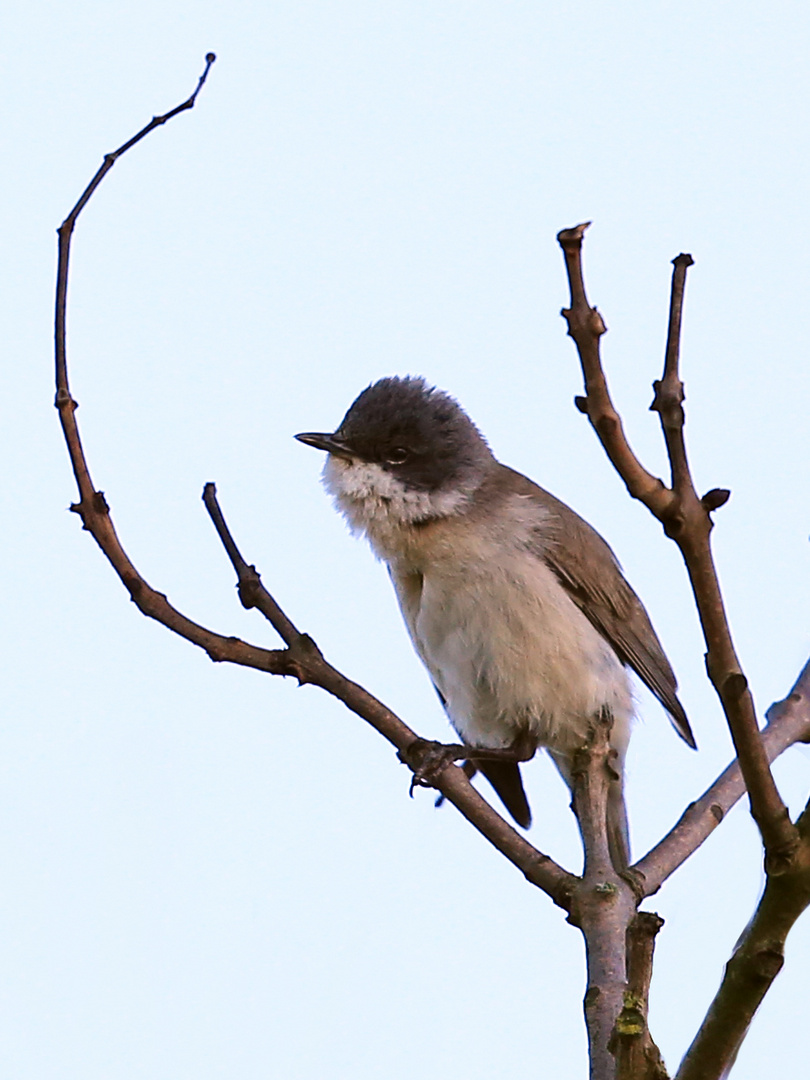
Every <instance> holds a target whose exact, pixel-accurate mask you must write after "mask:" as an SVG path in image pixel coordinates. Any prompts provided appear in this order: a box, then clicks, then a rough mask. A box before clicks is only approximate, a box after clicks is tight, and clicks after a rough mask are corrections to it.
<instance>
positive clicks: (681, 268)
mask: <svg viewBox="0 0 810 1080" xmlns="http://www.w3.org/2000/svg"><path fill="white" fill-rule="evenodd" d="M694 261H695V260H694V259H693V258H692V256H691V255H683V254H682V255H678V256H677V257H676V258H674V259H673V260H672V265H673V267H674V270H673V271H672V290H671V293H670V300H669V329H668V331H667V347H666V353H665V358H664V374H663V377H662V378H661V379H660V380H659V379H656V380H655V382H654V383H653V389H654V390H655V398H654V400H653V403H652V405H650V410H651V411H652V412H657V413H658V414H659V415H660V417H661V425H662V427H663V429H664V439H665V440H666V444H667V453H668V455H669V463H670V469H671V475H672V490H673V491H675V492H676V493H677V494H678V495H681V496H682V495H683V493H684V492H685V491H690V490H691V492H692V494H694V488H693V487H692V476H691V473H690V472H689V464H688V462H687V458H686V444H685V442H684V438H683V427H684V422H685V416H684V411H683V401H684V390H683V383H682V382H681V379H680V375H679V374H678V365H679V362H680V354H681V321H682V318H683V296H684V291H685V289H686V271H687V269H688V268H689V267H690V266H693V265H694Z"/></svg>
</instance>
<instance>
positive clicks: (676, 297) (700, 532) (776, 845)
mask: <svg viewBox="0 0 810 1080" xmlns="http://www.w3.org/2000/svg"><path fill="white" fill-rule="evenodd" d="M586 227H587V226H586V225H578V226H576V227H575V228H573V229H565V230H563V231H562V232H561V233H559V234H558V237H557V239H558V240H559V242H560V246H561V247H562V249H563V253H564V255H565V264H566V270H567V272H568V280H569V285H570V290H571V307H570V309H567V310H564V311H563V315H564V316H565V318H566V320H567V321H568V332H569V334H570V335H571V337H573V339H574V341H575V343H576V346H577V351H578V353H579V357H580V361H581V365H582V372H583V376H584V379H585V393H586V396H585V399H584V401H585V406H586V411H587V413H588V416H589V418H590V420H591V423H592V425H593V427H594V429H595V430H596V433H597V435H598V437H599V439H600V441H601V443H602V445H603V447H604V448H605V451H606V452H607V454H608V457H609V458H610V460H611V461H612V462H613V465H614V467H615V468H616V470H617V472H618V473H619V475H620V476H621V478H622V479H623V480H624V482H625V484H626V486H627V489H628V491H629V492H630V494H631V495H633V496H634V497H635V498H637V499H640V500H641V501H642V502H643V503H644V504H645V506H647V507H648V509H649V510H650V511H651V513H652V514H654V516H655V517H657V518H658V520H659V521H660V522H661V523H662V525H663V526H664V530H665V532H666V534H667V535H668V536H669V537H671V538H672V539H673V540H675V542H676V543H677V544H678V547H679V548H680V550H681V554H682V555H683V559H684V562H685V563H686V568H687V571H688V573H689V579H690V581H691V584H692V591H693V594H694V597H695V603H696V605H697V609H698V614H699V617H700V622H701V626H702V628H703V635H704V638H705V641H706V647H707V654H706V666H707V670H708V673H709V677H710V679H711V681H712V683H713V685H714V687H715V689H716V691H717V694H718V696H719V698H720V701H721V703H722V706H723V711H724V712H725V715H726V720H727V722H728V726H729V729H730V731H731V736H732V739H733V742H734V748H735V750H736V752H737V757H738V760H739V762H740V767H741V769H742V774H743V776H744V778H745V782H746V787H747V789H748V793H749V799H750V803H751V813H752V815H753V817H754V820H755V821H756V822H757V825H758V826H759V830H760V833H761V835H762V841H763V844H764V846H765V851H766V857H767V860H768V866H769V868H770V869H771V871H772V872H780V871H781V870H782V869H783V868H784V867H786V866H788V865H789V863H790V859H791V857H792V855H793V852H794V851H795V850H796V847H797V844H798V834H797V832H796V828H795V826H794V825H793V824H792V822H791V821H790V817H789V816H788V812H787V807H786V806H785V804H784V802H783V801H782V798H781V796H780V795H779V791H778V789H777V787H776V783H775V781H774V779H773V776H772V774H771V771H770V767H769V764H768V759H767V757H766V755H765V751H764V749H763V745H762V742H761V739H760V732H759V727H758V724H757V719H756V714H755V711H754V702H753V698H752V696H751V693H750V691H749V690H748V682H747V680H746V678H745V676H744V675H743V673H742V667H741V665H740V661H739V659H738V657H737V654H736V652H735V650H734V644H733V641H732V638H731V631H730V629H729V625H728V620H727V618H726V613H725V608H724V605H723V598H722V594H721V592H720V585H719V582H718V579H717V572H716V570H715V567H714V561H713V558H712V552H711V545H710V533H711V529H712V521H711V517H710V509H712V508H716V507H717V506H718V505H722V502H723V501H724V499H723V498H722V496H723V495H724V492H722V491H721V490H720V489H715V490H714V491H713V492H710V493H709V494H708V495H707V496H706V499H705V501H702V500H701V499H699V498H698V496H697V493H696V492H695V488H694V484H693V483H692V477H691V473H690V471H689V465H688V461H687V457H686V447H685V443H684V439H683V425H684V413H683V407H682V401H683V386H682V383H681V381H680V375H679V372H678V358H679V353H680V327H681V313H682V306H683V293H684V287H685V279H686V270H687V267H688V266H689V265H691V263H692V258H691V256H689V255H679V256H678V257H677V258H676V259H675V260H673V261H674V264H675V269H674V272H673V281H672V298H671V304H670V321H669V334H668V341H667V349H666V361H665V365H664V376H663V378H662V379H661V381H660V382H657V383H656V384H655V388H656V397H655V400H654V402H653V405H652V408H653V409H655V410H656V411H657V412H659V414H660V416H661V423H662V426H663V430H664V438H665V441H666V445H667V452H668V454H669V460H670V469H671V473H672V481H673V487H672V488H667V487H665V486H664V484H663V483H662V481H660V480H659V479H657V478H656V477H653V476H652V475H651V474H650V473H648V472H647V470H646V469H645V468H644V467H643V465H641V463H640V462H639V460H638V458H637V457H636V456H635V454H634V453H633V451H632V450H631V449H630V446H629V444H628V442H627V439H626V437H625V435H624V431H623V429H622V424H621V419H620V417H619V415H618V413H617V412H616V409H615V408H614V406H613V403H612V401H611V399H610V394H609V392H608V389H607V381H606V379H605V375H604V371H603V370H602V362H601V358H600V352H599V338H600V337H601V335H602V334H603V333H604V332H605V324H604V322H603V321H602V319H601V316H599V314H598V312H597V311H596V309H595V308H591V307H590V306H589V304H588V301H587V298H586V294H585V284H584V280H583V276H582V238H583V235H584V232H585V229H586Z"/></svg>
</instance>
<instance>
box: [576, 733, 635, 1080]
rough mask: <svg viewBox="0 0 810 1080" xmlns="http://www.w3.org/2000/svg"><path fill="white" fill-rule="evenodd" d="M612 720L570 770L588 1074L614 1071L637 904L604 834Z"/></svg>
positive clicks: (600, 1076)
mask: <svg viewBox="0 0 810 1080" xmlns="http://www.w3.org/2000/svg"><path fill="white" fill-rule="evenodd" d="M611 724H612V717H611V716H610V714H609V713H608V714H606V715H603V716H600V717H599V718H597V720H596V722H595V724H594V727H593V732H592V737H591V739H590V741H589V743H588V745H587V746H586V747H584V748H583V749H582V750H580V751H578V752H577V754H576V756H575V759H574V764H573V768H572V774H571V782H572V789H573V793H574V801H573V806H574V812H575V813H576V816H577V821H578V822H579V830H580V833H581V835H582V844H583V848H584V852H585V868H584V871H583V875H582V883H581V885H579V887H578V888H577V889H576V891H575V893H574V896H573V898H572V900H573V902H572V907H571V916H570V919H569V921H570V922H572V923H573V924H574V925H575V926H578V927H579V928H580V930H581V931H582V935H583V937H584V938H585V949H586V956H587V965H588V988H587V991H586V993H585V1001H584V1008H585V1023H586V1025H587V1029H588V1045H589V1055H590V1065H591V1072H590V1076H591V1080H615V1077H616V1060H615V1058H614V1056H613V1054H612V1053H611V1050H610V1045H611V1037H612V1034H613V1030H614V1027H615V1024H616V1021H617V1019H618V1017H619V1015H620V1013H621V1011H622V1007H623V1004H624V995H625V991H626V989H627V977H626V936H627V927H628V924H629V923H630V920H631V919H632V918H633V915H634V913H635V908H636V897H635V895H634V893H633V890H632V889H631V887H630V885H629V884H628V882H627V881H625V880H624V879H623V878H622V877H620V875H619V873H618V872H617V870H616V868H615V867H614V865H613V862H612V860H611V852H610V844H609V838H608V822H607V814H608V802H609V798H610V787H611V784H615V783H616V780H615V776H614V775H613V774H612V773H613V770H612V766H611V764H610V761H611V757H612V755H613V754H614V751H612V750H611V748H610V744H609V741H608V739H609V735H610V728H611Z"/></svg>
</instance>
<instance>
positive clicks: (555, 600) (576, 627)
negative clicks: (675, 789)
mask: <svg viewBox="0 0 810 1080" xmlns="http://www.w3.org/2000/svg"><path fill="white" fill-rule="evenodd" d="M296 438H297V439H299V440H300V441H301V442H304V443H307V444H308V445H309V446H314V447H317V448H318V449H320V450H325V451H326V452H327V454H328V457H327V459H326V465H325V467H324V472H323V480H324V484H325V486H326V488H327V490H328V491H329V493H330V494H331V495H332V497H333V498H334V501H335V503H336V506H337V508H338V509H339V510H340V511H341V513H343V514H344V516H345V517H346V519H347V521H348V523H349V526H350V527H351V529H352V531H353V532H355V533H361V534H364V535H365V536H366V537H367V539H368V540H369V543H370V544H371V547H372V548H373V550H374V552H375V553H376V554H377V556H378V557H379V558H380V559H382V560H383V561H384V562H385V563H386V564H387V565H388V569H389V572H390V575H391V579H392V581H393V583H394V587H395V589H396V593H397V598H398V600H399V605H400V608H401V609H402V614H403V616H404V618H405V623H406V625H407V627H408V632H409V633H410V636H411V640H412V641H413V645H414V648H415V649H416V651H417V653H418V654H419V657H420V658H421V660H422V662H423V663H424V665H425V667H426V668H427V669H428V671H429V672H430V676H431V678H432V680H433V683H434V685H435V687H436V690H437V691H438V694H439V697H440V698H441V701H442V704H443V705H444V708H445V710H446V712H447V715H448V717H449V719H450V722H451V724H452V725H453V727H454V728H455V730H456V731H457V732H458V734H459V736H460V738H461V740H462V741H463V743H464V748H465V749H467V750H468V753H464V754H461V753H456V754H454V755H451V758H452V757H453V756H455V757H456V758H461V757H466V758H467V759H468V760H470V761H472V762H474V764H475V765H476V766H477V767H478V768H480V770H481V771H482V772H483V773H484V775H485V776H486V777H487V779H488V780H489V781H490V783H491V784H492V785H493V787H494V788H495V790H496V792H497V793H498V795H499V796H500V798H501V800H502V802H503V803H504V805H505V806H506V808H507V809H508V810H509V812H510V814H511V815H512V817H513V818H514V819H515V821H516V822H517V823H518V824H519V825H521V826H523V827H524V828H528V826H529V825H530V823H531V813H530V810H529V805H528V802H527V799H526V795H525V792H524V790H523V783H522V779H521V775H520V767H519V762H520V761H525V760H527V759H528V758H529V757H531V756H532V755H533V753H534V752H535V750H536V749H537V748H538V747H545V748H546V750H548V752H549V754H550V755H551V757H552V758H553V760H554V762H555V763H556V765H557V767H558V768H559V770H560V772H561V773H562V775H563V777H564V778H565V779H566V780H567V781H568V782H569V784H570V778H571V768H572V762H573V755H574V753H575V752H576V751H577V750H578V749H579V748H581V747H582V746H584V745H585V744H586V743H587V741H588V737H589V734H590V731H591V725H592V723H593V720H594V718H595V717H597V716H600V715H604V714H605V713H606V712H608V713H609V714H610V715H611V716H612V719H613V725H612V731H611V735H610V743H611V746H612V747H613V748H614V749H615V750H616V766H617V768H616V772H617V780H616V782H615V783H614V784H613V785H611V794H610V796H609V805H608V838H609V841H610V847H611V854H612V856H613V859H614V863H617V864H618V863H622V864H623V865H627V862H628V860H629V845H628V837H627V821H626V816H625V811H624V800H623V797H622V790H621V768H622V763H623V761H624V755H625V752H626V749H627V742H628V737H629V730H630V721H631V717H632V713H633V704H632V694H631V688H630V680H629V676H628V672H627V668H628V667H630V668H632V669H633V670H634V671H635V672H636V674H637V675H638V676H639V677H640V678H641V679H642V681H643V682H644V683H646V685H647V686H648V687H649V688H650V690H652V692H653V694H655V696H656V697H657V698H658V700H659V701H660V702H661V704H662V705H663V706H664V708H665V709H666V711H667V712H668V713H669V716H670V719H671V720H672V723H673V724H674V726H675V729H676V730H677V732H678V734H679V735H680V736H681V738H683V739H684V740H685V741H686V742H687V743H688V744H689V745H690V746H692V747H694V746H695V740H694V737H693V735H692V731H691V728H690V726H689V721H688V720H687V718H686V714H685V713H684V710H683V707H682V705H681V703H680V701H679V700H678V697H677V693H676V691H677V682H676V680H675V676H674V674H673V671H672V668H671V666H670V664H669V661H668V660H667V658H666V656H665V654H664V650H663V649H662V647H661V643H660V642H659V640H658V637H657V636H656V633H655V631H654V630H653V628H652V624H651V623H650V619H649V616H648V615H647V612H646V611H645V610H644V607H643V606H642V604H641V601H640V600H639V599H638V597H637V596H636V594H635V593H634V592H633V590H632V589H631V588H630V586H629V585H628V583H627V582H626V581H625V579H624V576H623V574H622V571H621V568H620V566H619V563H618V562H617V560H616V557H615V555H614V554H613V552H612V551H611V549H610V548H609V547H608V545H607V544H606V543H605V541H604V540H603V539H602V537H601V536H600V535H599V534H598V533H597V532H596V531H595V530H594V529H592V528H591V526H590V525H588V524H587V522H585V521H583V519H582V518H581V517H579V515H578V514H576V513H574V511H573V510H571V509H570V508H569V507H568V506H566V505H565V504H564V503H562V502H560V500H559V499H556V498H555V497H554V496H553V495H550V494H549V493H548V492H547V491H544V490H543V489H542V488H540V487H538V486H537V485H536V484H534V483H533V482H532V481H531V480H529V479H527V478H526V477H525V476H522V475H521V474H520V473H518V472H515V471H514V470H513V469H510V468H507V466H505V465H501V464H500V462H498V461H497V460H496V458H495V457H494V456H493V454H492V451H491V450H490V448H489V446H488V444H487V442H486V440H485V439H484V437H483V435H482V434H481V432H480V431H479V430H478V428H477V427H476V426H475V424H474V423H473V422H472V420H470V418H469V417H468V416H467V414H466V413H465V412H464V410H463V409H462V408H461V406H460V405H459V404H458V403H457V402H456V401H455V400H454V399H453V398H452V397H450V396H449V395H448V394H446V393H444V392H442V391H441V390H437V389H435V388H434V387H431V386H429V385H428V384H427V383H426V382H425V380H424V379H422V378H415V377H407V378H386V379H380V381H379V382H376V383H374V384H373V385H372V386H369V387H368V388H367V389H366V390H364V391H363V392H362V393H361V394H360V396H359V397H358V398H357V400H356V401H355V402H354V404H353V405H352V406H351V408H350V409H349V411H348V412H347V413H346V415H345V417H344V418H343V420H342V422H341V424H340V426H339V427H338V428H337V430H336V431H335V432H333V433H331V434H323V433H315V432H307V433H303V434H300V435H297V436H296ZM456 749H459V748H456ZM451 758H448V760H450V759H451ZM445 763H446V762H445Z"/></svg>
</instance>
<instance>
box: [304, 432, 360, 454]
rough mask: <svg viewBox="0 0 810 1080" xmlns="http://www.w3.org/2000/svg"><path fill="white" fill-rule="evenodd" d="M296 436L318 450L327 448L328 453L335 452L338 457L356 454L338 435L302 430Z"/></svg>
mask: <svg viewBox="0 0 810 1080" xmlns="http://www.w3.org/2000/svg"><path fill="white" fill-rule="evenodd" d="M295 437H296V439H298V441H299V442H302V443H306V444H307V446H314V447H315V449H316V450H325V451H326V452H327V453H328V454H335V455H336V456H337V457H342V458H353V457H354V456H355V455H354V454H352V452H351V450H350V449H349V447H348V446H347V445H346V443H345V442H344V441H343V440H342V439H340V438H339V437H338V436H337V435H323V434H321V433H320V432H317V431H302V432H301V434H300V435H296V436H295Z"/></svg>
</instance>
